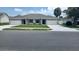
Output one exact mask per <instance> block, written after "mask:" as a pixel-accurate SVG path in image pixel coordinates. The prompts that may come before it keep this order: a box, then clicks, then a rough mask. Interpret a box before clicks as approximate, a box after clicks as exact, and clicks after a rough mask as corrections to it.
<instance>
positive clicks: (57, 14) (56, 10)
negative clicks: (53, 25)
mask: <svg viewBox="0 0 79 59" xmlns="http://www.w3.org/2000/svg"><path fill="white" fill-rule="evenodd" d="M54 15H55V16H56V17H59V16H60V15H61V9H60V8H59V7H58V8H55V9H54ZM57 24H58V19H57Z"/></svg>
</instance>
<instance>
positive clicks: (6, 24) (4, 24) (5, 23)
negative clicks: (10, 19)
mask: <svg viewBox="0 0 79 59" xmlns="http://www.w3.org/2000/svg"><path fill="white" fill-rule="evenodd" d="M0 25H9V23H0Z"/></svg>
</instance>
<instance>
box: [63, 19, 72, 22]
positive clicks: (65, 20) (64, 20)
mask: <svg viewBox="0 0 79 59" xmlns="http://www.w3.org/2000/svg"><path fill="white" fill-rule="evenodd" d="M67 21H72V19H63V22H64V23H66V22H67Z"/></svg>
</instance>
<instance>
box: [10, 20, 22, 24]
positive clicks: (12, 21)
mask: <svg viewBox="0 0 79 59" xmlns="http://www.w3.org/2000/svg"><path fill="white" fill-rule="evenodd" d="M10 24H11V25H21V24H22V22H21V20H10Z"/></svg>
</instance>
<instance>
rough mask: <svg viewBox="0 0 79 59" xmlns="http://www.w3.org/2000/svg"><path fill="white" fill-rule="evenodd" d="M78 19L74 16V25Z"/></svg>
mask: <svg viewBox="0 0 79 59" xmlns="http://www.w3.org/2000/svg"><path fill="white" fill-rule="evenodd" d="M76 20H77V18H76V17H74V20H73V25H74V26H76Z"/></svg>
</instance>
